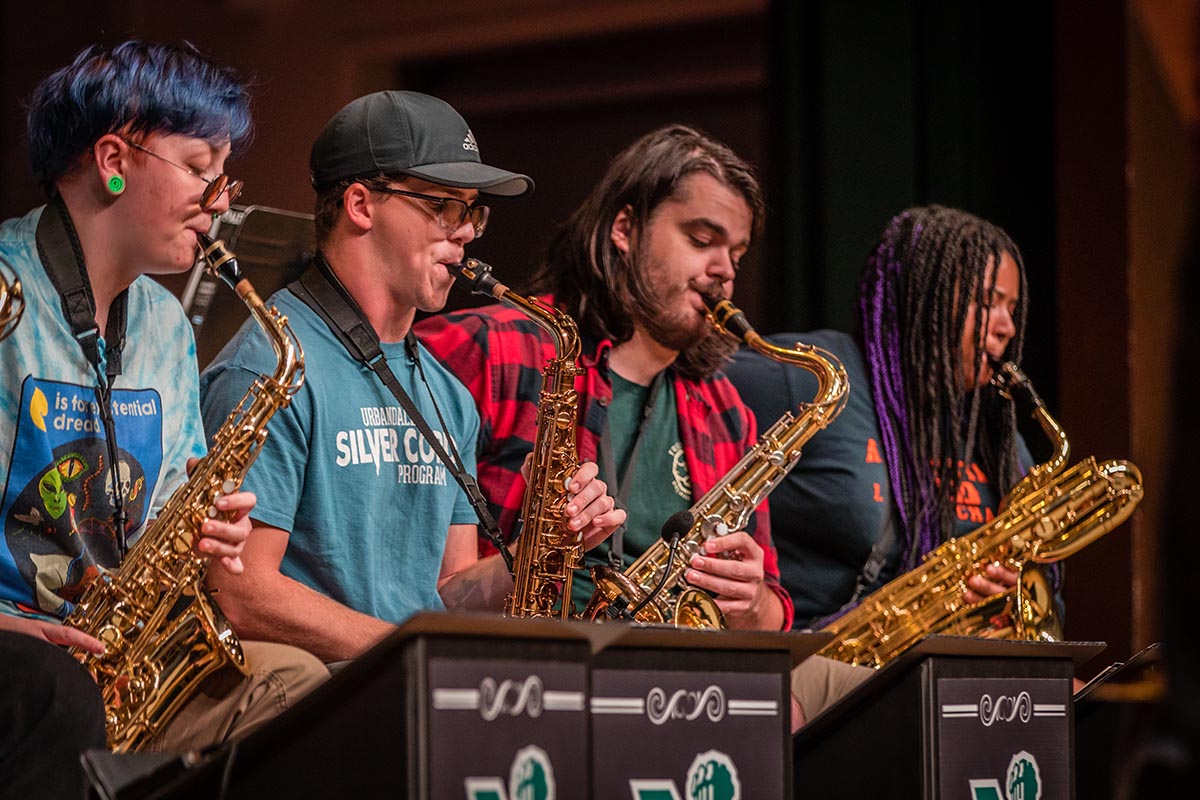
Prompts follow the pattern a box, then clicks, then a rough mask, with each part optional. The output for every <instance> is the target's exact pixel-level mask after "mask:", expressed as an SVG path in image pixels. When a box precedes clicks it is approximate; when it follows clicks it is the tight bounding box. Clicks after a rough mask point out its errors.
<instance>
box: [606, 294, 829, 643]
mask: <svg viewBox="0 0 1200 800" xmlns="http://www.w3.org/2000/svg"><path fill="white" fill-rule="evenodd" d="M705 305H706V306H707V307H708V310H709V314H708V319H709V322H711V323H712V325H713V326H714V327H715V328H716V329H717V330H718V331H720V332H721V333H724V334H725V335H728V336H732V337H734V338H736V339H738V340H740V341H744V342H745V343H746V344H748V345H749V346H750V347H751V348H753V349H754V350H756V351H757V352H759V353H761V354H762V355H765V356H767V357H768V358H771V359H773V360H775V361H780V362H783V363H786V364H794V365H796V366H800V367H803V368H804V369H807V370H808V371H809V372H812V373H813V374H814V375H816V376H817V381H818V388H817V395H816V397H815V398H814V399H813V401H812V402H811V403H804V404H802V405H801V406H800V409H799V411H798V413H796V414H793V413H792V412H790V411H789V412H787V413H785V414H784V415H783V416H782V417H780V418H779V420H778V421H776V422H775V424H774V425H772V426H771V427H770V429H769V430H767V432H766V433H764V434H763V435H762V436H761V437H760V438H759V441H758V443H757V444H756V445H754V447H752V448H751V449H750V450H749V452H747V453H746V455H744V456H742V459H741V460H740V461H739V462H738V463H737V464H736V465H734V467H733V469H731V470H729V472H728V473H727V474H726V475H725V477H723V478H722V479H721V480H720V481H718V482H717V484H716V485H715V486H713V488H712V489H710V490H709V491H708V492H706V493H705V495H704V496H703V497H701V498H700V499H699V500H698V501H696V503H695V504H694V505H693V506H692V507H691V509H690V513H691V515H692V520H693V522H692V526H691V529H690V530H688V532H687V533H686V535H684V536H683V537H681V538H680V542H679V545H680V550H681V551H682V556H681V557H679V558H676V559H675V560H674V562H672V561H671V559H670V548H669V547H668V545H667V544H666V543H665V542H663V541H661V540H660V541H657V542H655V543H654V544H653V545H652V546H650V547H649V548H647V549H646V551H645V552H644V553H642V555H641V556H640V557H639V558H638V559H637V560H636V561H634V562H633V563H632V564H630V565H629V568H628V569H626V570H625V571H624V572H623V573H622V572H618V571H617V570H615V569H613V568H611V567H608V566H604V565H601V566H596V567H592V578H593V580H595V582H596V591H595V592H594V593H593V594H592V598H591V600H590V601H588V605H587V608H585V609H584V612H583V617H584V619H589V620H594V621H600V620H603V619H604V618H605V617H606V616H609V615H610V614H611V612H610V611H609V608H610V607H611V606H613V605H614V604H616V605H617V606H618V607H621V606H627V607H630V608H634V609H637V608H638V606H641V608H640V609H639V610H638V611H637V613H636V614H635V617H636V619H637V620H638V621H640V622H648V623H663V622H671V623H673V624H674V625H676V626H680V627H689V628H724V627H725V616H724V614H722V613H721V609H720V608H719V607H718V606H717V604H716V602H715V601H714V600H713V598H712V596H711V595H709V594H708V593H707V592H705V591H703V590H701V589H697V588H695V587H692V586H688V585H687V583H686V582H685V581H684V579H683V575H684V572H685V571H686V570H687V568H688V563H689V562H690V561H691V559H692V556H693V555H696V554H698V553H700V551H701V550H702V549H703V546H704V541H705V540H706V539H708V538H710V537H712V536H724V535H725V534H727V533H729V532H731V531H738V530H741V529H742V528H744V527H745V525H746V523H747V522H748V521H749V519H750V515H751V514H752V513H754V509H755V508H756V507H758V505H759V503H761V502H762V501H763V499H764V498H765V497H766V496H767V495H768V494H770V493H771V492H772V490H774V489H775V487H776V486H778V485H779V482H780V481H782V480H783V478H784V477H785V476H786V475H787V474H788V473H789V472H791V470H792V468H793V467H794V466H796V462H798V461H799V460H800V451H801V448H802V447H803V446H804V444H805V443H806V442H807V441H808V440H809V439H811V438H812V437H813V436H814V435H815V434H816V433H817V432H818V431H820V430H822V429H823V428H825V427H826V426H827V425H829V423H830V422H832V421H833V420H834V419H835V418H836V417H837V415H838V414H840V413H842V409H843V408H845V406H846V398H847V396H848V393H849V390H850V381H849V379H848V378H847V377H846V370H845V368H844V367H843V366H842V362H841V361H840V360H838V358H837V356H835V355H833V354H832V353H830V352H829V351H827V350H823V349H822V348H819V347H814V346H812V345H806V344H803V343H797V344H796V346H795V347H792V348H785V347H777V346H775V345H773V344H771V343H770V342H768V341H767V340H766V339H764V338H763V337H762V336H760V335H759V334H758V333H757V332H756V331H755V330H754V328H752V327H751V326H750V323H749V322H748V321H747V320H746V316H745V314H743V313H742V311H741V310H740V309H738V307H737V306H735V305H734V304H733V303H731V302H730V301H728V300H724V299H721V298H713V297H705ZM668 565H670V566H669V568H668ZM664 576H665V577H664ZM660 581H663V588H662V589H661V590H659V591H660V592H661V594H658V595H657V596H656V597H655V598H654V599H653V600H651V601H649V602H646V598H647V596H649V595H650V594H651V593H652V592H654V589H655V587H657V586H658V584H659V582H660ZM618 598H620V599H618Z"/></svg>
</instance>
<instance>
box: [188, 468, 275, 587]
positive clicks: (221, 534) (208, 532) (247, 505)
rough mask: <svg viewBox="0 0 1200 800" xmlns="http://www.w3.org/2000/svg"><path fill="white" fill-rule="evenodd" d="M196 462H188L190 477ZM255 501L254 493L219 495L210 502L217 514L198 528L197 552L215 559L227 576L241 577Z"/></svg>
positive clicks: (210, 516)
mask: <svg viewBox="0 0 1200 800" xmlns="http://www.w3.org/2000/svg"><path fill="white" fill-rule="evenodd" d="M198 463H200V459H198V458H189V459H188V462H187V470H188V474H189V475H190V474H191V472H192V470H193V468H194V467H195V466H196V464H198ZM257 502H258V499H257V498H256V497H255V496H254V493H253V492H230V493H229V494H222V495H220V496H218V497H217V499H216V500H215V501H214V502H213V507H214V509H215V510H216V514H215V515H214V514H210V515H209V519H206V520H205V521H204V523H203V524H202V525H201V526H200V534H201V536H200V539H199V541H197V542H196V552H197V553H198V554H199V555H201V556H206V557H208V558H211V559H214V560H216V561H217V562H219V563H220V565H221V566H222V567H224V568H225V570H226V571H228V572H229V573H230V574H233V575H241V574H242V572H243V571H244V569H245V567H244V565H243V564H242V550H243V548H245V546H246V539H248V538H249V537H250V512H251V511H253V510H254V506H255V504H256V503H257Z"/></svg>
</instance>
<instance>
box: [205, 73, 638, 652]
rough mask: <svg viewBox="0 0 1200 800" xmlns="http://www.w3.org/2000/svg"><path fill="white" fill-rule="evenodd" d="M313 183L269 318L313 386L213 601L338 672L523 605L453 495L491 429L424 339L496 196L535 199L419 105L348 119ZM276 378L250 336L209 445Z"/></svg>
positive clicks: (592, 532) (216, 390)
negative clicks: (406, 637) (306, 224)
mask: <svg viewBox="0 0 1200 800" xmlns="http://www.w3.org/2000/svg"><path fill="white" fill-rule="evenodd" d="M311 169H312V183H313V187H314V188H315V189H316V191H317V205H316V233H317V245H318V252H317V254H316V256H315V258H314V263H313V265H312V266H310V268H309V270H308V271H307V272H306V273H305V275H304V276H303V277H302V278H301V280H300V281H298V282H297V283H294V284H292V285H291V286H289V287H288V288H287V289H284V290H282V291H281V292H279V293H277V294H276V295H275V296H274V297H273V298H272V299H271V301H270V302H271V303H273V304H275V305H276V306H277V307H278V308H279V310H280V311H282V312H283V313H284V314H286V315H287V316H288V318H289V320H290V323H291V326H292V328H293V330H294V331H295V333H296V335H297V337H298V338H299V340H300V342H301V344H302V346H303V347H304V351H305V374H306V381H305V384H304V386H303V387H302V389H301V390H300V392H299V393H298V394H297V395H296V396H295V397H294V398H293V400H292V402H291V405H290V406H289V407H288V408H286V409H284V410H283V411H281V412H279V413H278V414H276V416H275V417H274V418H273V419H272V421H271V432H270V436H269V437H268V438H267V441H266V444H265V446H264V448H263V450H262V453H261V454H260V456H259V458H258V460H257V461H256V463H255V464H254V466H253V468H252V469H251V470H250V472H249V474H248V475H247V478H246V481H245V486H246V488H248V489H250V490H252V491H254V492H255V493H256V494H257V496H258V497H259V504H258V506H257V510H256V511H255V514H254V518H253V522H254V528H253V531H252V532H251V534H250V538H249V540H248V541H247V544H246V548H245V552H244V554H243V562H244V563H245V565H246V569H245V572H244V573H243V574H242V575H240V576H237V577H236V578H234V579H232V580H226V579H225V577H224V576H217V577H216V580H215V581H214V583H215V584H216V586H218V587H219V588H220V590H221V606H222V608H223V609H224V610H225V612H226V614H227V615H228V616H229V618H230V620H231V621H232V622H233V625H234V627H235V629H236V630H238V632H239V633H240V634H242V635H243V636H253V637H265V638H270V639H273V640H276V641H283V642H286V643H289V644H294V645H298V646H300V647H304V648H305V649H307V650H309V651H310V652H312V653H314V654H316V655H317V656H318V657H320V658H322V659H324V660H325V661H326V662H336V661H343V660H346V659H350V658H353V657H355V656H357V655H359V654H361V653H362V652H363V651H365V650H366V649H368V648H369V647H370V646H371V645H372V644H374V643H375V642H376V641H378V640H379V639H381V638H382V637H383V636H385V635H386V634H387V633H388V632H389V631H390V630H392V628H393V625H394V624H395V623H398V622H400V621H403V619H405V618H406V617H408V616H410V615H411V614H413V613H414V612H416V611H419V610H422V609H431V608H432V609H436V608H441V607H443V606H447V607H451V608H499V605H500V603H501V601H502V599H503V597H504V595H505V594H506V593H507V592H508V591H510V590H511V587H512V579H511V577H510V576H509V574H508V572H507V570H506V569H505V566H504V564H503V562H502V560H501V559H499V558H496V557H490V558H485V559H480V558H479V556H478V548H477V545H476V541H477V536H478V534H477V524H476V523H477V516H476V512H475V511H474V510H473V507H472V505H471V503H470V502H469V501H468V499H467V496H466V493H465V492H464V491H463V490H461V489H460V487H459V485H457V484H456V481H457V480H458V477H467V478H469V476H470V475H472V474H473V473H474V470H475V442H476V438H477V436H478V433H479V426H480V422H479V415H478V412H477V411H476V410H475V405H474V402H473V401H472V399H471V395H470V394H469V393H468V392H467V391H466V389H465V388H464V387H463V385H462V384H461V383H460V382H459V381H458V379H457V378H455V376H454V375H453V374H451V373H450V372H449V371H448V370H447V369H446V368H445V367H443V366H441V365H440V364H439V363H438V362H437V360H436V359H434V358H432V357H430V356H428V354H427V353H426V351H425V350H424V347H423V345H421V344H419V343H418V342H417V341H416V339H415V338H414V337H413V336H412V335H411V334H410V328H411V326H412V322H413V317H414V314H415V313H416V311H417V310H418V309H420V310H422V311H437V310H439V309H441V308H442V306H443V305H444V304H445V302H446V297H447V294H448V292H449V291H450V287H451V285H452V284H453V278H452V276H451V274H450V272H449V271H448V270H447V266H446V265H447V264H453V263H456V262H460V261H462V260H463V257H464V247H465V246H466V245H467V244H468V243H470V242H471V241H472V240H473V239H475V238H477V237H479V236H480V235H482V234H483V232H484V230H485V228H486V226H487V222H488V208H487V206H486V205H484V204H483V203H481V202H480V198H481V196H487V195H494V196H507V197H519V196H521V195H524V194H527V193H529V192H530V191H532V189H533V181H531V180H530V179H529V178H528V177H526V176H525V175H520V174H517V173H513V172H508V171H505V170H502V169H498V168H496V167H491V166H488V165H486V164H484V163H482V161H481V160H480V156H479V147H478V145H477V143H476V141H475V137H474V135H473V134H472V133H471V130H470V128H468V127H467V123H466V122H465V121H464V120H463V118H462V117H461V116H459V114H458V113H457V112H456V111H455V110H454V109H453V108H451V107H450V106H449V105H448V104H446V103H445V102H443V101H441V100H439V99H437V98H434V97H430V96H428V95H423V94H418V93H415V92H402V91H386V92H377V93H375V94H371V95H367V96H366V97H362V98H359V99H358V100H355V101H353V102H351V103H350V104H349V105H347V106H346V107H345V108H343V109H342V110H341V111H339V112H338V113H337V114H336V115H335V116H334V117H333V119H332V120H330V122H329V123H328V124H327V125H326V126H325V129H324V130H323V131H322V132H321V134H320V136H319V137H318V138H317V140H316V143H315V144H314V145H313V148H312V157H311ZM380 356H382V357H380ZM274 364H275V356H274V354H273V353H272V351H271V348H270V346H269V344H268V343H267V341H266V339H265V337H263V336H262V335H261V334H260V333H259V332H258V329H257V326H255V325H253V324H251V323H248V324H247V325H246V326H244V327H243V328H242V330H240V331H239V332H238V334H237V335H236V336H235V337H234V338H233V339H232V340H231V341H230V342H229V344H228V345H226V347H225V348H224V349H223V350H222V352H221V353H220V355H218V357H217V358H216V359H215V360H214V362H213V364H212V365H211V366H210V367H209V368H208V369H207V370H205V373H204V375H203V376H202V378H201V394H202V410H203V413H204V417H205V425H206V427H207V428H208V429H209V430H214V429H216V428H217V427H218V426H219V425H220V424H221V422H222V421H223V420H224V419H225V416H226V415H227V414H228V412H229V410H230V409H231V408H233V407H234V406H235V405H236V404H237V402H238V401H239V399H240V398H241V397H242V395H243V393H244V392H245V391H246V389H247V387H248V386H249V385H250V384H251V382H252V381H253V380H254V379H255V378H256V376H257V375H258V374H259V373H261V372H264V371H270V370H271V369H272V368H273V366H274ZM381 365H386V368H385V369H380V367H381ZM397 386H398V387H399V391H397V390H396V387H397ZM405 396H407V398H408V402H407V403H406V402H405V399H404V397H405ZM422 426H425V430H422ZM426 431H427V432H426ZM439 450H440V451H441V452H438V451H439ZM447 462H448V463H449V464H451V465H456V466H447ZM456 473H458V475H456ZM596 473H597V468H596V465H595V464H585V465H583V466H582V467H580V469H579V470H578V471H577V472H576V474H575V476H574V477H573V479H572V486H571V490H572V491H573V492H575V496H574V498H573V500H572V502H571V505H570V507H569V512H570V513H573V514H574V515H575V516H574V517H573V518H572V519H571V521H570V526H571V527H572V528H573V529H575V530H578V531H579V532H580V533H581V535H582V536H583V537H584V541H585V544H586V545H590V544H593V543H594V542H596V541H599V540H601V539H603V538H604V537H605V536H607V535H608V534H609V533H610V532H611V531H612V530H613V529H614V528H615V527H616V526H617V525H619V524H620V523H621V522H622V521H623V520H624V513H623V512H621V511H617V510H615V509H614V508H613V501H612V499H611V498H609V497H608V496H607V494H606V487H605V484H604V482H603V481H600V480H596V479H595V478H596ZM468 484H469V482H468Z"/></svg>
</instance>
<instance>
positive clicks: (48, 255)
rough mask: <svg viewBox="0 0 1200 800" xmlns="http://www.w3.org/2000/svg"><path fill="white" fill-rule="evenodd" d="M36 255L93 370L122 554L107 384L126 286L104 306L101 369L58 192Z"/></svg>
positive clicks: (88, 294) (77, 251) (83, 270)
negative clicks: (106, 308)
mask: <svg viewBox="0 0 1200 800" xmlns="http://www.w3.org/2000/svg"><path fill="white" fill-rule="evenodd" d="M35 238H36V241H37V249H38V257H39V258H40V259H41V262H42V265H43V266H44V267H45V269H46V275H47V277H49V278H50V282H51V283H52V284H54V288H55V290H57V291H58V296H59V299H60V300H61V301H62V312H63V316H64V317H65V318H66V320H67V322H68V323H69V324H70V326H71V333H73V334H74V335H75V341H77V342H79V347H80V349H82V350H83V355H84V357H85V358H86V359H87V361H88V363H89V364H90V365H91V366H92V370H93V371H94V372H95V373H96V401H97V403H98V404H99V407H100V421H101V422H102V423H103V425H104V438H105V446H106V449H107V451H108V468H109V471H110V474H111V476H112V485H113V527H114V528H115V530H116V542H117V551H118V552H119V553H120V555H121V557H124V556H125V552H126V550H127V549H128V546H127V542H126V540H125V525H126V523H127V521H128V518H127V515H126V513H125V498H123V497H122V496H121V493H120V488H119V487H120V485H121V482H120V480H119V475H120V471H119V467H118V462H119V460H120V451H119V450H118V448H117V428H116V423H115V422H114V421H113V417H112V384H113V381H114V380H116V378H117V376H118V375H120V374H121V354H122V353H123V352H124V350H125V325H126V323H127V322H128V304H129V290H128V289H125V290H123V291H122V292H121V293H120V294H119V295H117V296H116V297H115V298H114V299H113V302H112V305H110V306H109V307H108V323H107V324H106V326H105V334H106V336H105V348H104V355H105V368H104V369H103V370H101V369H100V326H98V325H97V324H96V298H95V295H93V294H92V283H91V281H90V280H89V278H88V274H87V266H86V265H85V264H84V261H83V247H82V246H81V245H80V244H79V235H78V234H77V233H76V232H75V225H74V224H73V223H72V222H71V215H70V213H69V212H68V211H67V204H66V203H65V202H64V201H63V199H62V195H55V197H54V199H53V200H51V201H50V203H49V205H47V206H46V208H45V209H44V210H43V211H42V216H41V218H39V219H38V226H37V233H36V235H35Z"/></svg>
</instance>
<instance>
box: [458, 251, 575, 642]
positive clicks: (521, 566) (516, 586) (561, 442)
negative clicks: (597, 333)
mask: <svg viewBox="0 0 1200 800" xmlns="http://www.w3.org/2000/svg"><path fill="white" fill-rule="evenodd" d="M450 271H451V272H452V273H453V274H454V277H455V279H456V280H457V281H458V282H459V283H460V284H462V285H463V286H465V287H466V288H467V289H469V290H470V291H472V292H474V293H476V294H482V295H487V296H489V297H494V298H495V299H497V300H499V301H501V302H503V303H507V304H508V305H510V306H513V307H514V308H516V309H517V310H519V311H521V312H523V313H524V314H525V315H526V316H528V317H529V318H530V319H531V320H533V322H534V323H536V324H537V326H538V327H539V328H541V329H542V330H544V331H546V333H548V334H550V336H552V337H553V338H554V352H555V354H556V355H555V357H554V358H552V359H550V360H549V361H548V362H546V367H545V369H544V370H543V371H542V392H541V395H540V396H539V398H538V418H537V434H536V437H535V439H534V443H533V462H532V464H531V466H530V470H529V480H528V482H527V485H526V489H525V500H524V503H523V505H522V507H521V519H523V520H524V528H523V529H522V531H521V535H520V537H518V539H517V553H516V559H515V561H514V563H513V590H512V593H511V594H510V595H509V596H508V598H507V600H506V602H505V609H504V610H505V613H506V614H507V615H508V616H510V617H558V618H560V619H566V618H567V616H568V615H569V613H570V597H571V579H572V578H573V577H574V572H575V570H576V569H578V568H579V567H580V565H581V564H582V563H583V536H582V534H580V533H576V532H575V531H572V530H570V529H569V528H568V527H567V522H568V520H569V519H570V517H569V516H568V515H567V513H566V506H567V503H568V502H569V500H570V495H569V493H568V492H567V483H568V481H569V480H570V478H571V476H572V475H574V474H575V470H576V469H577V468H578V467H579V456H578V452H577V448H576V443H575V425H576V417H577V416H578V414H579V398H578V395H577V394H576V392H575V377H576V376H577V375H579V374H581V373H582V370H581V369H580V368H579V364H578V360H579V330H578V328H577V327H576V325H575V320H573V319H571V317H570V316H568V315H567V314H564V313H563V312H562V311H559V310H558V309H556V308H552V307H550V306H548V305H546V304H545V303H542V302H541V301H539V300H537V299H536V298H534V297H522V296H521V295H519V294H517V293H516V292H514V291H513V290H511V289H510V288H508V287H507V286H505V285H504V284H503V283H500V282H499V281H498V280H496V279H495V278H494V277H492V275H491V271H492V268H491V267H490V266H488V265H487V264H484V263H483V262H481V261H478V260H477V259H474V258H469V259H467V260H466V261H465V262H463V263H462V264H454V265H451V266H450ZM560 600H561V601H562V602H561V603H560V602H559V601H560ZM555 606H559V608H558V609H557V610H556V609H555Z"/></svg>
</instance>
